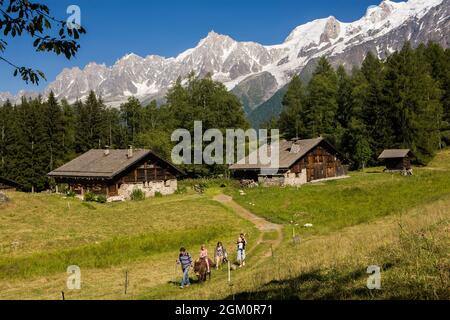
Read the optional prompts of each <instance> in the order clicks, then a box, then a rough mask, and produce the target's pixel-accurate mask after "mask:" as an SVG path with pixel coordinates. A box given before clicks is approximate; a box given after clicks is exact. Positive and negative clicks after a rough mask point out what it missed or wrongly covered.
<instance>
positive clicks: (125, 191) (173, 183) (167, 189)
mask: <svg viewBox="0 0 450 320" xmlns="http://www.w3.org/2000/svg"><path fill="white" fill-rule="evenodd" d="M135 189H140V190H142V191H143V192H144V193H145V196H146V197H147V198H151V197H154V196H155V194H156V193H157V192H159V193H161V194H162V195H164V196H165V195H170V194H174V193H175V192H176V191H177V190H178V181H177V180H176V179H174V180H167V181H152V182H144V183H136V184H122V185H121V186H120V188H119V197H123V198H125V199H130V196H131V193H132V192H133V190H135Z"/></svg>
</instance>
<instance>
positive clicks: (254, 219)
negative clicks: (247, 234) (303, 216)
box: [213, 194, 283, 258]
mask: <svg viewBox="0 0 450 320" xmlns="http://www.w3.org/2000/svg"><path fill="white" fill-rule="evenodd" d="M213 200H214V201H217V202H219V203H221V204H223V205H225V206H226V207H228V208H230V209H232V210H233V211H234V212H235V213H236V214H237V215H239V216H240V217H241V218H243V219H245V220H247V221H250V222H251V223H253V224H254V225H255V226H256V228H257V229H258V230H259V231H260V235H259V237H258V240H257V241H256V243H255V245H254V246H253V248H252V249H251V250H250V251H249V252H248V254H251V253H252V251H254V250H255V249H256V248H257V247H259V246H260V245H267V246H268V247H269V249H268V251H267V252H265V253H264V255H263V257H264V258H269V257H271V256H272V254H273V251H274V250H275V249H276V248H278V247H279V246H280V244H281V243H282V241H283V226H282V225H280V224H275V223H272V222H270V221H267V220H266V219H264V218H261V217H259V216H257V215H255V214H253V213H251V212H250V211H249V210H247V209H245V208H244V207H242V206H241V205H240V204H238V203H237V202H235V201H234V200H233V198H232V197H230V196H227V195H224V194H221V195H218V196H215V197H214V198H213ZM272 232H276V233H277V237H276V239H274V240H265V239H264V235H265V234H267V233H272Z"/></svg>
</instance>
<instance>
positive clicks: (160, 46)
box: [0, 0, 381, 93]
mask: <svg viewBox="0 0 450 320" xmlns="http://www.w3.org/2000/svg"><path fill="white" fill-rule="evenodd" d="M35 1H39V2H42V3H45V4H47V5H48V6H49V7H50V8H51V10H52V14H53V15H54V16H57V17H60V18H64V19H66V17H67V16H68V15H67V14H66V9H67V7H68V6H69V5H71V4H76V5H78V6H79V7H80V8H81V19H82V20H81V22H82V24H83V26H84V27H85V28H86V29H87V32H88V34H87V35H85V36H83V38H82V39H81V41H80V44H81V46H82V47H81V50H80V52H79V53H78V55H77V56H76V57H75V58H74V59H72V60H70V61H67V60H65V59H64V58H63V57H62V56H61V57H58V56H55V55H53V54H49V53H36V52H34V51H33V47H32V40H30V39H29V38H27V37H24V38H21V39H14V40H10V41H9V46H8V48H7V50H6V52H5V53H4V56H5V57H6V58H8V59H9V60H12V61H13V62H14V63H16V64H17V65H25V66H31V67H34V68H38V69H40V70H42V71H44V72H45V74H46V76H47V79H48V80H49V81H53V80H54V79H55V77H56V76H57V75H58V73H60V72H61V71H62V69H63V68H66V67H74V66H78V67H80V68H83V67H84V66H85V65H86V64H87V63H89V62H97V63H105V64H107V65H112V64H114V62H115V61H116V60H118V59H119V58H121V57H122V56H123V55H125V54H127V53H130V52H133V53H136V54H138V55H141V56H146V55H149V54H158V55H162V56H166V57H169V56H176V55H178V54H179V53H181V52H182V51H184V50H186V49H188V48H191V47H194V46H196V44H197V43H198V41H199V40H200V39H201V38H204V37H205V36H206V35H207V33H208V32H209V31H211V30H214V31H216V32H218V33H221V34H227V35H230V36H231V37H232V38H234V39H236V40H240V41H257V42H260V43H262V44H276V43H280V42H282V41H283V40H284V39H285V38H286V37H287V35H288V34H289V33H290V32H291V31H292V29H294V28H295V27H296V26H298V25H300V24H303V23H305V22H308V21H311V20H314V19H318V18H323V17H328V16H330V15H333V16H335V17H336V18H338V19H339V20H341V21H346V22H347V21H353V20H356V19H358V18H360V17H361V16H363V15H364V14H365V11H366V9H367V7H368V6H370V5H378V4H379V3H380V2H381V0H312V1H311V0H309V1H303V0H184V1H182V0H166V1H162V0H148V1H144V0H140V1H137V0H127V1H119V0H35ZM47 84H48V83H46V82H42V83H41V85H40V86H39V87H36V86H33V85H26V84H25V83H23V82H22V81H21V80H20V79H19V78H13V77H12V70H11V68H9V66H7V65H5V64H4V63H2V62H1V61H0V92H1V91H10V92H12V93H16V92H17V91H18V90H20V89H26V90H41V89H43V88H44V87H45V86H46V85H47Z"/></svg>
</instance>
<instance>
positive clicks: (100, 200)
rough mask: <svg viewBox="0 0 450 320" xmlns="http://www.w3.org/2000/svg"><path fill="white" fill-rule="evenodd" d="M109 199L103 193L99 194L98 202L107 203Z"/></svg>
mask: <svg viewBox="0 0 450 320" xmlns="http://www.w3.org/2000/svg"><path fill="white" fill-rule="evenodd" d="M107 200H108V199H107V198H106V196H104V195H103V194H102V195H99V196H97V202H98V203H106V202H107Z"/></svg>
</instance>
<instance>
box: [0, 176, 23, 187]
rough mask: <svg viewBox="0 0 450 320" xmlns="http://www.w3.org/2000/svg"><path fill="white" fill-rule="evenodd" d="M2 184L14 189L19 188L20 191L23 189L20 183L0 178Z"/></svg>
mask: <svg viewBox="0 0 450 320" xmlns="http://www.w3.org/2000/svg"><path fill="white" fill-rule="evenodd" d="M0 183H2V184H4V185H7V186H10V187H14V188H19V189H20V188H23V186H21V185H20V184H19V183H17V182H15V181H13V180H10V179H6V178H3V177H0Z"/></svg>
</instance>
